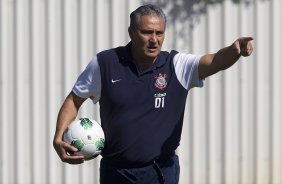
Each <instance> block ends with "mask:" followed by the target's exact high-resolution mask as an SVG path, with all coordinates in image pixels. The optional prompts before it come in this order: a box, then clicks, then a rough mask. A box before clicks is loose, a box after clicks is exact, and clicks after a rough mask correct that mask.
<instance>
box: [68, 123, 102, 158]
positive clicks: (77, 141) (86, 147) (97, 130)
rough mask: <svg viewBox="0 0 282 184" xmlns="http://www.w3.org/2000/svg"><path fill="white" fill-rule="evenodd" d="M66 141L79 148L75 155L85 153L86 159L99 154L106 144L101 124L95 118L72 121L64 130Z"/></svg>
mask: <svg viewBox="0 0 282 184" xmlns="http://www.w3.org/2000/svg"><path fill="white" fill-rule="evenodd" d="M64 141H65V142H67V143H69V144H71V145H72V146H74V147H76V148H77V149H78V151H77V152H74V153H71V154H73V155H83V156H84V157H85V159H86V160H90V159H92V158H95V157H96V156H98V155H99V154H100V153H101V151H102V149H103V148H104V144H105V135H104V132H103V129H102V127H101V125H100V124H99V123H98V122H96V121H95V120H92V119H89V118H81V119H79V120H75V121H73V122H71V124H70V125H69V126H68V128H67V130H66V131H65V132H64Z"/></svg>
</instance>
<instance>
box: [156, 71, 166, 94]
mask: <svg viewBox="0 0 282 184" xmlns="http://www.w3.org/2000/svg"><path fill="white" fill-rule="evenodd" d="M166 78H167V75H166V74H162V73H159V74H158V75H156V76H155V79H156V81H155V87H156V88H159V89H161V90H162V89H164V88H166V86H167V82H166Z"/></svg>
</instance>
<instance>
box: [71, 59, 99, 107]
mask: <svg viewBox="0 0 282 184" xmlns="http://www.w3.org/2000/svg"><path fill="white" fill-rule="evenodd" d="M72 91H73V92H74V93H75V94H76V95H77V96H79V97H81V98H91V99H92V101H93V103H97V102H98V101H99V99H100V96H101V73H100V67H99V64H98V59H97V56H95V57H94V58H93V59H92V60H91V61H90V63H89V64H88V65H87V67H86V68H85V70H84V71H83V72H82V73H81V74H80V75H79V77H78V79H77V81H76V83H75V84H74V86H73V88H72Z"/></svg>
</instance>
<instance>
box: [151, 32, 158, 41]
mask: <svg viewBox="0 0 282 184" xmlns="http://www.w3.org/2000/svg"><path fill="white" fill-rule="evenodd" d="M150 42H152V43H156V42H157V35H156V33H152V34H151V37H150Z"/></svg>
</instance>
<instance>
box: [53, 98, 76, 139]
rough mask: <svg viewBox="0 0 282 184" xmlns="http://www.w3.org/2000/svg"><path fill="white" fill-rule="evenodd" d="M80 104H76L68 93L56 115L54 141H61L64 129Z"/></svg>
mask: <svg viewBox="0 0 282 184" xmlns="http://www.w3.org/2000/svg"><path fill="white" fill-rule="evenodd" d="M79 106H80V105H77V104H76V103H75V101H74V97H73V94H72V93H70V94H69V95H68V97H67V98H66V99H65V101H64V103H63V105H62V107H61V109H60V111H59V114H58V117H57V125H56V132H55V136H54V142H56V141H61V140H62V137H63V134H64V131H65V130H66V128H67V126H68V125H69V124H70V123H71V122H72V121H73V120H74V119H75V117H76V116H77V113H78V109H79Z"/></svg>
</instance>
